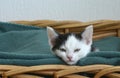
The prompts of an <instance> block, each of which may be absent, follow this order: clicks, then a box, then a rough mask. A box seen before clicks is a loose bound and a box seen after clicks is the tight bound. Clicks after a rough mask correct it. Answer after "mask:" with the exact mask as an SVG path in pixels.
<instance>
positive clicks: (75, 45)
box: [55, 35, 91, 65]
mask: <svg viewBox="0 0 120 78" xmlns="http://www.w3.org/2000/svg"><path fill="white" fill-rule="evenodd" d="M61 48H64V49H66V52H61V51H60V50H56V52H55V53H56V55H58V56H59V57H61V58H62V59H63V60H64V61H65V62H66V63H67V64H70V65H72V64H76V63H77V62H78V60H80V59H81V58H83V57H85V56H86V55H87V54H88V53H89V52H90V49H91V45H86V43H84V42H83V41H80V40H78V39H76V38H75V36H74V35H71V36H69V38H68V39H67V41H66V42H65V45H62V46H61ZM75 49H80V51H79V52H74V50H75ZM67 56H72V59H71V60H72V61H69V59H68V58H67Z"/></svg>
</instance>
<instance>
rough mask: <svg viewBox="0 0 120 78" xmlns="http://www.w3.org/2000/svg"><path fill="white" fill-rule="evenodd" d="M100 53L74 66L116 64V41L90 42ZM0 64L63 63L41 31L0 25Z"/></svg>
mask: <svg viewBox="0 0 120 78" xmlns="http://www.w3.org/2000/svg"><path fill="white" fill-rule="evenodd" d="M94 45H95V46H96V47H98V48H100V50H101V51H100V52H91V53H90V54H88V56H87V57H85V58H82V59H81V60H80V61H79V62H78V64H77V65H90V64H96V63H97V64H99V63H100V64H111V65H120V52H119V51H120V48H119V46H120V38H117V37H107V38H104V39H101V40H98V41H95V42H94ZM0 64H10V65H25V66H31V65H44V64H65V63H64V62H63V61H62V60H61V59H59V58H58V57H56V56H55V55H54V54H52V53H51V51H50V47H49V45H48V38H47V33H46V29H45V28H40V27H34V26H24V25H19V24H12V23H6V22H0Z"/></svg>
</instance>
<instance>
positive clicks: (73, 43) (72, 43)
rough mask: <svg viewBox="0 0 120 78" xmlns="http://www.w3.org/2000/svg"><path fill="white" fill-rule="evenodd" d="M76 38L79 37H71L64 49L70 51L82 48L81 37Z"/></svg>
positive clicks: (73, 35) (74, 35)
mask: <svg viewBox="0 0 120 78" xmlns="http://www.w3.org/2000/svg"><path fill="white" fill-rule="evenodd" d="M76 36H77V35H76V34H71V35H69V36H68V38H67V40H66V42H65V44H64V47H65V48H68V49H75V48H78V47H79V46H80V43H81V41H80V37H79V38H78V37H76Z"/></svg>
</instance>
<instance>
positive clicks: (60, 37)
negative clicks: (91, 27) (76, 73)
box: [52, 33, 82, 51]
mask: <svg viewBox="0 0 120 78" xmlns="http://www.w3.org/2000/svg"><path fill="white" fill-rule="evenodd" d="M70 35H75V37H76V38H77V39H79V40H81V38H82V37H81V34H74V33H67V34H59V35H58V37H57V38H56V39H55V45H54V46H53V48H52V50H53V51H55V50H56V49H59V48H60V46H61V45H63V44H65V42H66V40H67V39H68V37H69V36H70Z"/></svg>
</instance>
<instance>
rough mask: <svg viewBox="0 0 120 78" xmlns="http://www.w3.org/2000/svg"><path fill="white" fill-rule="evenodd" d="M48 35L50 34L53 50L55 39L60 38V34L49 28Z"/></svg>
mask: <svg viewBox="0 0 120 78" xmlns="http://www.w3.org/2000/svg"><path fill="white" fill-rule="evenodd" d="M47 34H48V40H49V44H50V46H51V48H52V47H53V46H54V45H55V39H56V37H57V36H58V34H57V33H56V32H55V30H54V29H53V28H51V27H47Z"/></svg>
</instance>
